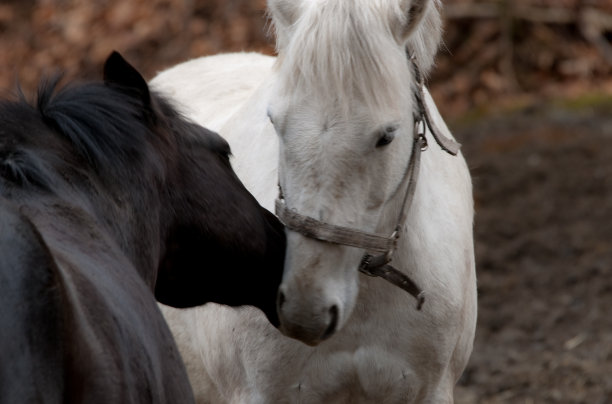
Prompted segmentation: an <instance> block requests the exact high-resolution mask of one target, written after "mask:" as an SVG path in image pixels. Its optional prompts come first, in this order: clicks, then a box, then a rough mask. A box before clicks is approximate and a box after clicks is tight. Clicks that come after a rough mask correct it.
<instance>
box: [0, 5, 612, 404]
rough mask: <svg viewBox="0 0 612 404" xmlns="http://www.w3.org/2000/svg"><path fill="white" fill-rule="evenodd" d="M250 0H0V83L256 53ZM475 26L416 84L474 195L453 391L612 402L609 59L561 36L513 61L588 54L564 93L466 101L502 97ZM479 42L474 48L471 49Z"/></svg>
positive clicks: (262, 28)
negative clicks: (461, 361) (471, 287)
mask: <svg viewBox="0 0 612 404" xmlns="http://www.w3.org/2000/svg"><path fill="white" fill-rule="evenodd" d="M555 1H556V0H555ZM446 2H447V3H450V2H451V1H446ZM559 4H560V3H559ZM264 7H265V1H264V0H257V1H255V0H225V1H208V0H207V1H204V0H190V1H184V0H130V1H129V2H126V1H123V0H105V1H84V0H61V1H60V0H45V1H42V0H6V1H3V2H0V84H1V88H2V91H5V90H6V89H9V90H10V89H11V88H13V85H14V82H15V79H16V78H19V80H20V81H21V82H22V86H23V87H24V88H25V89H26V90H31V89H33V88H34V87H35V83H36V81H37V80H38V78H39V77H40V75H41V74H42V73H44V72H47V73H48V72H53V71H55V70H57V69H60V68H61V69H65V70H67V72H68V77H71V76H80V77H93V76H97V75H98V74H99V71H100V70H101V65H102V62H103V60H104V58H105V57H106V55H107V54H108V53H109V52H110V51H111V50H112V49H119V50H121V51H122V52H123V53H124V55H126V57H128V59H129V60H130V61H131V62H132V63H134V65H135V66H137V67H138V68H139V69H141V70H142V71H143V72H144V73H145V75H146V76H147V78H150V77H152V75H153V74H154V73H155V72H157V71H159V70H161V69H163V68H165V67H168V66H170V65H172V64H174V63H177V62H178V61H180V60H186V59H188V58H190V57H194V56H198V55H203V54H210V53H215V52H220V51H229V50H241V49H248V50H263V51H265V52H268V53H271V52H272V51H273V48H272V46H271V40H270V36H269V35H266V32H267V28H266V23H265V19H264V18H263V13H264V11H263V9H264ZM462 24H467V22H465V23H462ZM487 24H488V25H479V26H478V27H476V26H469V29H468V28H466V27H465V26H464V25H456V26H451V27H449V28H448V31H447V32H448V33H449V36H448V37H447V38H446V46H447V48H450V49H447V50H446V51H445V52H443V54H442V55H441V58H440V60H439V71H440V73H439V74H434V76H433V77H432V83H431V84H432V89H433V91H432V92H433V94H434V96H436V97H437V101H438V102H439V103H440V108H441V110H442V112H443V113H444V114H445V115H447V116H449V115H453V122H454V123H451V127H452V128H453V129H454V133H455V135H456V136H457V138H458V139H459V140H460V141H461V142H462V143H463V145H464V147H463V153H464V155H465V156H466V159H467V161H468V164H469V166H470V167H471V170H472V175H473V181H474V196H475V200H476V222H475V239H476V254H477V271H478V283H479V321H478V329H477V336H476V341H475V347H474V353H473V356H472V358H471V362H470V364H469V366H468V368H467V370H466V372H465V374H464V376H463V377H462V379H461V380H460V383H459V385H458V387H457V391H456V396H457V398H456V400H457V402H458V403H459V404H473V403H482V404H489V403H521V404H522V403H538V404H539V403H589V404H598V403H601V404H607V403H612V315H611V314H610V313H609V312H608V311H607V310H612V114H611V113H610V111H611V110H612V96H610V95H608V96H605V93H606V91H608V94H610V93H609V91H612V90H611V89H612V84H611V83H612V80H611V78H612V77H610V76H609V73H608V72H609V71H610V70H609V66H608V67H605V66H607V65H602V64H601V63H602V62H601V61H600V60H599V59H598V55H597V52H593V51H592V50H591V49H589V48H588V47H587V46H586V44H585V43H584V42H583V41H580V40H572V41H571V42H572V44H571V46H570V45H568V46H564V49H566V52H570V50H572V49H575V50H576V52H574V53H572V54H571V55H570V56H571V57H572V58H574V59H572V58H570V56H568V55H565V56H562V57H561V56H559V57H558V56H556V55H554V56H550V57H548V56H547V57H546V58H544V59H542V60H543V62H542V63H544V62H546V63H545V64H544V65H542V66H543V67H542V70H540V71H538V74H537V75H534V74H531V75H525V74H523V75H522V76H521V74H522V73H521V71H518V74H519V78H521V77H523V76H524V77H528V78H529V77H533V78H532V79H529V80H527V79H523V80H522V83H523V85H527V86H533V85H535V83H537V82H539V81H545V80H548V79H549V78H548V76H547V75H546V74H545V72H548V71H549V70H546V69H549V68H550V69H552V68H553V67H555V66H560V67H559V69H561V67H563V66H566V64H567V63H566V64H564V63H565V62H567V61H572V60H582V61H584V60H586V61H588V62H589V63H590V64H587V67H589V66H594V67H589V68H588V69H587V70H588V71H586V72H583V73H580V74H581V76H580V77H578V76H561V75H560V73H559V74H557V76H556V77H557V78H562V79H563V80H565V81H564V82H562V83H561V84H558V83H557V85H555V86H554V88H556V89H559V88H561V89H567V88H571V89H572V94H573V95H574V101H555V102H542V103H538V102H537V101H536V100H538V99H542V98H540V97H538V96H535V97H534V96H533V94H531V95H529V96H528V97H527V98H528V99H529V100H530V101H529V102H528V103H527V104H528V106H527V107H522V108H514V109H513V110H512V111H510V112H507V111H506V112H497V113H493V114H483V113H480V112H478V111H475V110H474V108H473V104H472V101H471V100H467V101H466V100H464V99H463V98H462V97H463V95H465V94H466V93H467V92H468V91H470V92H471V93H472V94H473V98H474V99H476V100H480V102H481V103H485V104H495V103H497V102H498V101H499V100H500V99H502V98H504V95H503V92H504V91H507V89H505V87H504V85H501V86H500V85H499V82H500V80H501V79H500V77H501V76H500V75H499V74H498V72H497V67H496V66H497V65H496V63H497V62H491V60H493V59H491V58H493V57H494V56H495V55H496V52H489V53H487V52H479V49H480V45H478V46H473V47H472V49H466V50H463V51H462V50H461V49H457V48H456V47H457V46H460V45H461V44H464V43H467V42H470V41H471V42H473V43H476V44H478V42H475V41H476V40H477V39H478V38H481V39H480V40H481V41H482V43H483V44H484V43H491V41H496V40H497V36H496V35H498V34H496V31H495V26H493V25H491V23H487ZM524 32H525V34H524V35H525V37H526V38H525V42H524V43H523V45H521V46H523V47H518V48H517V55H518V56H517V58H518V59H521V60H523V61H525V60H527V58H528V56H529V55H531V54H533V53H534V51H533V49H532V47H530V46H531V45H532V44H534V41H533V40H531V39H530V38H532V37H534V35H532V33H531V31H528V30H526V31H524ZM541 32H544V33H545V34H546V35H548V36H546V35H544V36H542V35H540V36H539V38H540V39H539V40H540V41H543V42H542V43H543V45H542V47H543V48H547V49H549V48H550V46H549V45H550V44H551V43H556V44H559V41H558V36H555V35H553V34H555V33H559V32H561V33H563V35H565V37H564V38H565V39H568V38H570V37H569V36H568V35H569V34H568V32H569V33H571V27H570V28H567V27H565V28H563V29H561V28H559V27H548V28H546V30H544V31H541ZM452 35H454V37H452V38H451V36H452ZM464 35H468V36H469V38H471V39H470V40H469V41H467V40H465V38H464ZM542 38H544V39H542ZM572 38H573V37H572ZM565 39H564V40H565ZM528 45H529V46H528ZM581 52H582V53H581ZM483 53H485V54H487V55H489V56H487V57H488V59H486V60H485V59H483V58H481V59H478V58H477V57H476V56H477V55H479V54H483ZM491 55H493V56H491ZM582 55H584V56H582ZM556 58H559V59H558V60H557V59H556ZM563 58H565V59H563ZM485 62H486V63H485ZM523 65H525V63H523ZM523 65H521V64H520V63H517V65H516V66H517V68H520V67H521V66H523ZM462 66H465V67H466V68H463V69H462ZM529 66H530V65H527V67H529ZM571 66H574V65H571ZM580 66H582V65H580ZM542 72H544V73H542ZM594 74H598V75H599V76H593V75H594ZM481 79H482V80H481ZM604 82H605V83H607V84H606V85H604ZM483 83H484V84H485V86H484V87H482V86H481V84H483ZM487 83H488V84H487ZM548 83H549V82H548V81H547V82H546V83H543V85H542V87H546V88H549V87H550V86H548ZM576 83H577V84H576ZM587 83H588V85H589V87H590V89H589V90H588V91H592V90H593V88H594V87H596V86H597V85H598V84H601V89H602V91H603V94H604V95H601V94H600V95H599V96H596V97H591V98H589V97H590V96H588V95H587V96H585V95H584V94H582V95H580V94H581V91H582V90H583V89H584V88H585V86H587ZM545 84H546V85H545ZM487 86H488V87H487ZM606 89H607V90H606ZM553 93H554V94H558V93H559V92H558V91H554V92H553ZM575 94H579V96H578V97H577V98H576V97H575ZM519 98H520V97H519ZM510 104H512V103H506V105H510ZM506 109H507V108H506ZM457 111H461V114H458V113H457ZM466 112H467V113H468V115H467V117H466V115H465V113H466ZM477 112H478V113H477ZM459 115H463V117H461V116H459Z"/></svg>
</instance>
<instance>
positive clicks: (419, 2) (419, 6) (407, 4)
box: [399, 0, 434, 40]
mask: <svg viewBox="0 0 612 404" xmlns="http://www.w3.org/2000/svg"><path fill="white" fill-rule="evenodd" d="M433 3H434V1H433V0H402V1H401V4H400V8H401V10H402V12H403V13H404V16H405V19H404V21H403V23H402V24H401V25H402V26H401V30H400V32H399V36H400V38H401V39H403V40H406V39H408V37H409V36H410V35H411V34H412V33H413V32H414V31H416V29H417V28H418V27H419V25H420V24H421V22H423V18H424V17H425V14H426V13H427V10H428V8H429V7H433V6H434V5H433Z"/></svg>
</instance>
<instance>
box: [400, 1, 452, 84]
mask: <svg viewBox="0 0 612 404" xmlns="http://www.w3.org/2000/svg"><path fill="white" fill-rule="evenodd" d="M400 8H401V11H402V13H403V16H404V18H402V19H401V23H400V24H398V25H399V27H398V29H397V31H396V35H397V38H398V40H399V41H400V42H401V43H404V44H405V45H406V48H407V49H408V52H410V54H411V55H414V56H415V57H416V62H417V64H418V65H419V67H420V68H421V72H422V73H423V74H427V73H428V72H429V70H430V69H431V66H432V65H433V62H434V57H435V55H436V53H437V52H438V46H439V45H440V41H441V39H442V19H441V17H440V0H401V3H400Z"/></svg>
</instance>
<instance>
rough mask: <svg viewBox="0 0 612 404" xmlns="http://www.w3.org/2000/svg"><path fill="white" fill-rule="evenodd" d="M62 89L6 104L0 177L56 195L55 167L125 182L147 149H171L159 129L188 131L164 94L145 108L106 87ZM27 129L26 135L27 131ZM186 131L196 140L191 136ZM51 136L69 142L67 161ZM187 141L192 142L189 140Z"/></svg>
mask: <svg viewBox="0 0 612 404" xmlns="http://www.w3.org/2000/svg"><path fill="white" fill-rule="evenodd" d="M60 81H61V76H59V75H58V76H54V77H52V78H49V79H46V80H42V81H41V83H40V85H39V88H38V94H37V97H36V99H35V100H34V101H33V102H30V101H28V100H27V99H26V97H25V96H24V95H23V93H22V92H21V91H19V95H18V98H17V100H16V101H12V100H1V101H0V121H2V122H5V126H4V127H3V128H0V177H3V178H5V179H8V180H9V181H11V182H12V183H14V184H15V185H19V186H27V185H34V186H37V187H39V188H44V189H48V190H49V189H52V188H53V182H54V180H53V178H52V175H53V174H52V173H53V171H57V170H52V169H50V168H51V167H48V164H50V163H51V164H54V165H56V164H62V165H64V166H66V165H67V164H70V163H72V165H73V166H76V167H78V166H82V165H87V166H88V167H90V168H91V169H93V171H94V172H96V173H97V174H98V175H100V176H103V175H105V174H109V176H111V177H112V176H113V175H117V174H119V175H121V174H122V173H125V172H126V171H125V170H124V169H126V166H127V165H128V164H129V167H131V166H132V165H133V163H134V160H137V161H138V160H142V159H144V158H147V157H149V158H150V157H151V156H147V155H146V150H147V149H146V148H145V147H143V145H144V144H145V143H146V142H147V141H150V142H151V141H156V142H168V141H169V139H165V138H164V136H163V135H159V134H157V133H155V132H154V131H153V130H152V129H151V128H152V127H156V125H159V124H160V123H161V124H162V125H189V122H188V121H187V120H186V119H185V118H184V117H183V116H181V115H180V114H179V113H178V112H177V111H176V109H175V108H174V107H173V106H172V105H171V103H170V102H169V101H168V100H166V99H165V98H164V97H162V96H160V95H158V94H155V93H152V94H150V96H151V98H150V102H151V104H148V105H143V98H142V97H139V96H135V95H136V94H133V92H134V90H133V89H126V88H122V87H121V86H119V85H113V84H109V83H105V82H86V83H78V84H75V83H71V84H68V85H66V86H63V87H62V86H61V85H60ZM147 96H149V94H147ZM143 115H144V116H143ZM135 118H137V119H135ZM159 120H164V121H165V122H159ZM148 123H150V124H151V125H148ZM13 125H14V126H13ZM24 125H25V126H27V128H26V129H27V130H23V126H24ZM182 131H183V132H184V133H189V132H190V131H189V128H183V129H182ZM49 136H59V137H61V138H62V140H63V142H62V143H63V148H64V149H65V150H61V151H60V150H57V152H59V153H61V156H59V155H58V153H56V154H55V155H53V153H51V151H52V150H53V149H56V148H57V147H61V146H59V145H57V139H49V138H48V137H49ZM46 137H47V138H46ZM181 141H189V138H188V137H187V136H186V137H185V139H181ZM198 142H200V143H202V142H204V143H205V145H206V146H207V147H208V148H209V150H211V151H213V152H216V153H218V154H223V155H226V156H227V155H229V153H230V151H229V147H228V145H227V143H225V142H224V141H219V139H217V138H211V139H202V138H200V139H198ZM67 157H71V158H72V159H73V161H71V159H70V158H67ZM128 170H129V169H128Z"/></svg>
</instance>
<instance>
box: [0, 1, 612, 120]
mask: <svg viewBox="0 0 612 404" xmlns="http://www.w3.org/2000/svg"><path fill="white" fill-rule="evenodd" d="M444 7H445V10H447V14H448V15H447V17H448V18H447V22H446V34H445V43H444V46H443V47H442V49H441V52H440V55H439V57H438V66H437V68H436V69H435V71H434V74H433V75H432V77H431V78H430V84H431V87H432V89H433V93H434V95H435V97H436V99H437V100H438V101H439V102H440V104H441V107H442V109H443V110H444V112H445V113H446V114H450V115H452V114H457V113H463V112H465V111H467V110H468V109H469V108H471V107H474V106H477V105H482V104H486V103H490V102H491V100H501V99H507V98H512V97H515V96H517V95H525V94H527V95H530V96H533V95H539V94H545V95H551V94H552V95H557V94H570V95H571V94H575V93H580V92H582V91H590V90H593V89H598V90H602V89H603V90H604V91H606V90H607V91H611V90H612V78H611V77H610V76H611V75H610V73H611V72H612V68H611V67H612V62H607V61H606V60H605V58H604V57H603V56H602V52H601V48H598V47H597V46H595V45H594V42H593V41H592V39H593V37H595V38H599V39H600V40H601V42H603V44H604V45H603V46H605V45H606V44H607V45H608V46H610V38H611V37H612V26H607V25H605V24H603V25H604V26H599V25H598V26H596V27H595V29H593V26H594V25H596V24H592V23H591V24H589V23H588V21H587V24H586V25H585V23H584V21H583V19H581V16H582V15H583V13H581V12H582V11H583V10H585V9H589V10H595V11H596V13H595V15H604V16H608V18H609V15H610V14H608V13H612V1H610V0H520V1H514V2H513V1H509V0H498V1H475V0H446V1H445V3H444ZM474 7H476V9H474ZM478 7H480V8H481V9H482V8H484V9H485V11H486V12H488V13H489V15H485V16H484V17H483V16H482V10H481V11H480V12H479V13H480V14H479V13H478V12H477V13H475V14H474V10H476V11H478V9H477V8H478ZM521 7H531V8H532V10H536V11H537V12H538V13H540V14H541V16H544V19H543V20H541V21H538V20H537V18H533V16H532V15H529V14H528V13H527V18H525V13H523V15H521V14H520V10H519V11H516V10H517V9H520V8H521ZM453 10H454V11H453ZM458 10H459V11H458ZM487 10H488V11H487ZM453 12H454V14H453ZM458 12H459V14H457V13H458ZM470 12H472V14H470ZM558 12H562V13H566V14H567V13H569V15H570V16H572V18H570V19H569V20H567V21H557V22H554V21H553V22H551V21H549V20H550V18H546V17H547V16H554V15H556V14H554V13H558ZM491 13H492V14H491ZM485 14H486V13H485ZM514 14H516V15H514ZM540 18H542V17H540ZM608 22H609V21H608ZM585 26H586V27H587V28H588V27H590V28H589V29H590V31H591V34H593V35H591V37H590V38H591V41H589V40H588V39H589V38H587V36H588V35H585V32H584V31H585ZM600 44H601V43H600ZM114 49H116V50H119V51H120V52H122V53H123V54H124V55H125V56H126V57H127V58H128V59H129V60H130V61H132V63H134V64H135V65H136V66H137V67H138V68H139V69H140V70H141V71H143V72H144V74H145V75H146V76H147V77H151V76H152V75H154V74H155V73H156V72H157V71H159V70H161V69H163V68H165V67H168V66H171V65H173V64H176V63H178V62H180V61H183V60H187V59H190V58H193V57H197V56H202V55H208V54H213V53H218V52H225V51H236V50H256V51H262V52H265V53H273V38H272V35H271V33H269V27H268V24H267V19H266V16H265V0H224V1H221V0H130V1H124V0H95V1H92V0H22V1H16V0H11V1H8V2H7V1H5V2H3V3H2V4H0V87H1V88H5V89H12V88H14V85H15V82H16V81H17V80H19V82H20V84H21V86H22V87H23V88H25V89H26V90H28V91H31V90H32V89H33V88H35V86H36V83H37V82H38V80H39V78H40V76H41V75H42V74H44V73H46V74H48V73H51V72H55V71H57V70H63V71H65V72H66V75H67V76H68V77H74V76H78V77H87V78H89V77H97V76H98V75H99V72H100V69H101V66H102V63H103V61H104V59H105V58H106V56H107V55H108V54H109V53H110V52H111V51H112V50H114Z"/></svg>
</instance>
